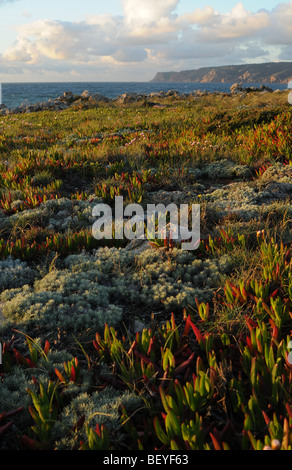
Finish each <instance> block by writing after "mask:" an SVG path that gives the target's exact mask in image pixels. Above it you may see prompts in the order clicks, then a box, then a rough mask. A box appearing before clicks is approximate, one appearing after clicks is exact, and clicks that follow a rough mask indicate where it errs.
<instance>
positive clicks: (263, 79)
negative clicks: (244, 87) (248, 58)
mask: <svg viewBox="0 0 292 470" xmlns="http://www.w3.org/2000/svg"><path fill="white" fill-rule="evenodd" d="M290 80H292V62H268V63H265V64H244V65H224V66H221V67H203V68H200V69H197V70H184V71H181V72H158V73H157V74H156V75H155V77H154V78H153V79H152V80H151V82H187V83H190V82H197V83H198V82H199V83H211V82H213V83H235V82H243V83H288V82H289V81H290Z"/></svg>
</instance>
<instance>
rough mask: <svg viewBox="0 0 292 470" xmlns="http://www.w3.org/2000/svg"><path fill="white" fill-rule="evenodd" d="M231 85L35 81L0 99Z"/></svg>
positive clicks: (15, 102) (226, 86)
mask: <svg viewBox="0 0 292 470" xmlns="http://www.w3.org/2000/svg"><path fill="white" fill-rule="evenodd" d="M231 85H232V84H231V83H193V82H192V83H181V82H179V83H176V82H55V83H52V82H50V83H46V82H35V83H2V98H1V97H0V100H2V101H0V104H1V102H3V104H5V105H6V106H7V107H8V108H15V107H17V106H20V105H21V104H27V105H28V104H35V103H38V102H43V101H47V100H48V99H55V98H58V97H59V96H61V95H62V94H63V93H64V92H65V91H72V92H73V93H74V94H76V95H81V93H82V92H83V91H84V90H88V91H89V92H90V93H100V94H102V95H104V96H106V97H108V98H116V97H117V96H119V95H121V94H123V93H141V94H146V95H149V94H150V93H155V92H160V91H168V90H176V91H178V92H180V93H187V94H189V93H192V92H194V91H195V90H201V91H208V92H216V91H219V92H224V93H229V91H230V87H231ZM243 86H256V87H259V86H260V85H259V84H246V85H244V84H243ZM267 86H269V87H270V88H272V89H274V90H276V89H280V90H284V89H287V85H286V84H271V85H270V84H268V85H267Z"/></svg>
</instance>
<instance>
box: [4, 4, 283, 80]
mask: <svg viewBox="0 0 292 470" xmlns="http://www.w3.org/2000/svg"><path fill="white" fill-rule="evenodd" d="M291 46H292V1H283V2H279V1H277V0H242V1H241V2H237V1H235V2H233V1H230V0H221V1H219V0H49V1H42V0H0V82H1V81H2V82H19V81H22V82H23V81H148V80H151V79H152V78H153V77H154V75H155V74H156V72H159V71H170V70H176V71H180V70H189V69H196V68H199V67H204V66H218V65H230V64H241V63H255V62H257V63H261V62H269V61H288V60H289V61H290V60H291V59H292V57H291V49H292V47H291Z"/></svg>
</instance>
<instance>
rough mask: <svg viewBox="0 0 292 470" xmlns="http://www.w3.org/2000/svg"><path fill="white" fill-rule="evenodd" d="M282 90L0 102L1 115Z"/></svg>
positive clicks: (234, 87) (236, 89)
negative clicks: (31, 102)
mask: <svg viewBox="0 0 292 470" xmlns="http://www.w3.org/2000/svg"><path fill="white" fill-rule="evenodd" d="M278 91H280V90H273V89H272V88H269V87H267V86H265V85H261V86H260V87H253V86H252V87H247V88H244V87H242V85H241V83H235V84H233V85H232V86H231V88H230V93H225V92H219V91H217V92H216V91H215V92H214V91H212V92H210V91H202V90H194V91H193V92H192V93H181V92H178V91H177V90H168V91H160V92H155V93H150V94H149V95H145V94H138V93H124V94H122V95H119V96H117V97H116V98H108V97H106V96H104V95H102V94H100V93H92V94H91V93H90V92H89V91H88V90H84V92H83V93H82V94H81V95H76V94H74V93H72V92H71V91H65V92H64V93H63V95H61V96H59V97H57V98H50V99H48V100H46V101H43V102H37V103H34V104H27V103H22V104H21V105H19V106H17V107H15V108H8V107H7V106H6V105H5V104H0V115H9V114H21V113H34V112H39V111H49V110H51V111H63V110H65V109H69V108H70V107H72V106H78V105H86V104H87V105H89V106H97V105H98V104H100V103H101V102H103V103H109V102H113V103H117V104H129V103H141V104H145V105H148V106H151V105H157V103H154V102H153V101H152V100H153V99H163V98H169V97H174V98H177V99H179V98H181V99H184V98H188V97H199V96H205V95H209V94H210V95H214V94H217V95H218V94H219V95H220V94H221V95H224V96H226V95H228V94H230V96H232V95H234V94H235V93H240V94H245V93H275V92H278Z"/></svg>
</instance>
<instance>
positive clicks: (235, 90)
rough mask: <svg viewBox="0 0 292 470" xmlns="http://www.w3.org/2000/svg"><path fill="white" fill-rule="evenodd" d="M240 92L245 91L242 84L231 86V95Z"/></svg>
mask: <svg viewBox="0 0 292 470" xmlns="http://www.w3.org/2000/svg"><path fill="white" fill-rule="evenodd" d="M240 91H243V88H242V83H233V85H231V87H230V92H231V93H238V92H240Z"/></svg>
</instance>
